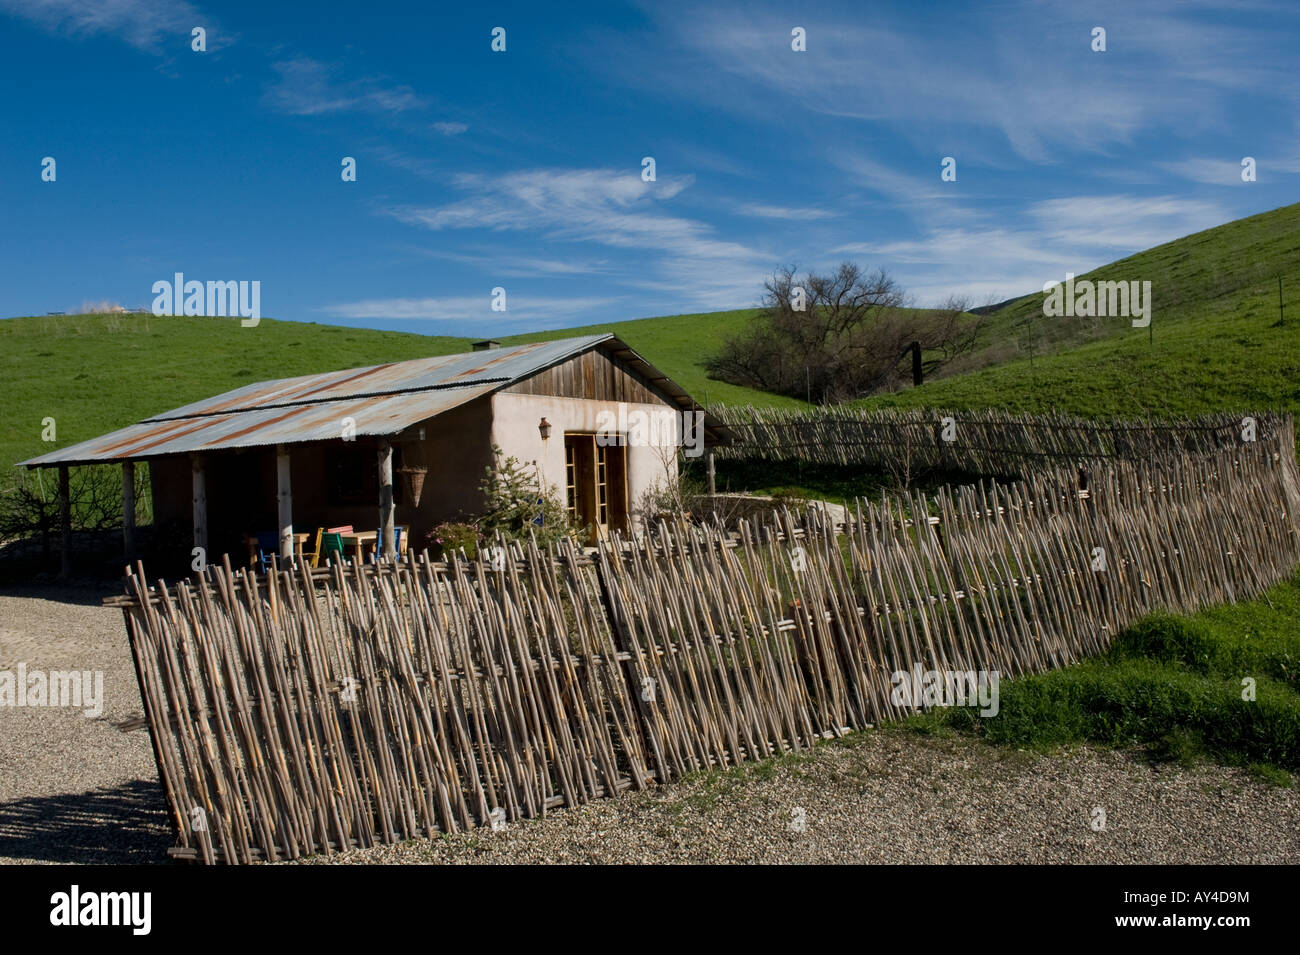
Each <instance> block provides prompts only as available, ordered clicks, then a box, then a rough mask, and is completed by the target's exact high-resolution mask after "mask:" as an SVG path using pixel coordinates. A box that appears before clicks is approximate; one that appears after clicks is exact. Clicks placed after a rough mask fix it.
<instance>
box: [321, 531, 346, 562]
mask: <svg viewBox="0 0 1300 955" xmlns="http://www.w3.org/2000/svg"><path fill="white" fill-rule="evenodd" d="M321 556H322V557H324V558H325V563H327V564H328V563H329V562H330V560H332V559H333V558H335V557H337V558H338V559H339V561H340V562H341V563H344V564H346V563H347V561H348V555H347V552H346V551H345V550H344V549H343V533H342V532H335V531H326V532H325V533H324V534H322V535H321Z"/></svg>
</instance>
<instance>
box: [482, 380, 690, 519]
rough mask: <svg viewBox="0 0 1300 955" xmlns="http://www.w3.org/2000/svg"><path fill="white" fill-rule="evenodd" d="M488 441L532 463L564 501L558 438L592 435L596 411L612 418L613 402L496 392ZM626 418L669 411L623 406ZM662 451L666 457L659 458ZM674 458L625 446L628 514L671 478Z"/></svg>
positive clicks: (671, 452)
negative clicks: (544, 424) (544, 430)
mask: <svg viewBox="0 0 1300 955" xmlns="http://www.w3.org/2000/svg"><path fill="white" fill-rule="evenodd" d="M491 400H492V441H493V443H494V444H496V445H497V446H498V447H500V448H501V450H502V451H503V452H504V453H505V454H506V455H507V456H510V455H513V456H514V457H516V458H519V459H520V460H521V461H536V462H537V465H538V467H539V469H540V470H541V473H542V478H543V480H544V481H545V482H546V483H547V484H548V485H551V486H553V487H554V488H555V490H556V496H557V497H559V498H560V500H564V433H565V432H566V431H574V432H583V433H595V432H596V431H597V430H598V428H599V425H600V422H599V421H598V420H597V415H598V414H599V413H600V412H601V411H611V412H615V413H617V410H618V402H613V401H590V400H587V399H583V398H557V397H551V396H549V395H520V394H511V393H508V392H498V393H497V394H495V395H493V396H492V398H491ZM626 408H627V411H628V413H629V414H630V413H631V412H632V411H634V410H635V411H640V412H643V413H647V414H656V415H657V414H661V413H662V412H663V411H665V410H670V411H671V410H674V409H672V408H671V407H670V406H669V405H667V404H666V403H664V404H634V403H628V404H627V405H626ZM542 418H546V420H547V421H549V422H550V423H551V437H550V440H548V441H545V442H543V441H542V438H541V435H540V433H539V432H538V430H537V427H538V425H539V424H540V423H541V420H542ZM664 450H667V452H669V453H662V452H663V451H664ZM676 474H677V456H676V453H675V452H674V449H673V448H671V447H670V448H667V449H661V448H657V447H645V446H637V445H631V446H629V447H628V449H627V501H628V511H629V513H630V514H631V515H632V516H634V514H635V510H636V507H637V505H638V504H639V503H640V501H641V496H642V495H643V494H644V493H645V492H646V491H647V490H648V489H649V488H651V487H652V486H653V485H654V484H655V483H656V482H657V481H663V480H664V478H665V477H666V476H676Z"/></svg>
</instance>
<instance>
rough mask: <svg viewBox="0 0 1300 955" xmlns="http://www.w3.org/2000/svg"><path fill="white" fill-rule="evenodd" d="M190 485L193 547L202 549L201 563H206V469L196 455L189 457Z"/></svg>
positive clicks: (200, 458)
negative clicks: (192, 491) (192, 504)
mask: <svg viewBox="0 0 1300 955" xmlns="http://www.w3.org/2000/svg"><path fill="white" fill-rule="evenodd" d="M190 469H191V472H192V480H191V484H192V485H193V488H194V502H193V503H194V546H195V547H202V548H203V562H204V564H206V563H207V559H208V557H207V554H208V484H207V468H206V467H205V465H204V462H203V458H202V457H201V456H199V455H197V454H191V455H190Z"/></svg>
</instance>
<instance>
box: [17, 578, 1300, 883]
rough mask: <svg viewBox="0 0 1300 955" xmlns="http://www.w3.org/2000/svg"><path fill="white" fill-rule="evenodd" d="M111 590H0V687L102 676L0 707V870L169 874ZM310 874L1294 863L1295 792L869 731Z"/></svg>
mask: <svg viewBox="0 0 1300 955" xmlns="http://www.w3.org/2000/svg"><path fill="white" fill-rule="evenodd" d="M116 592H118V590H117V588H116V587H87V588H63V589H53V588H46V589H43V590H32V589H25V590H16V589H12V588H10V589H6V590H4V591H0V670H5V669H11V670H12V669H16V667H17V665H18V663H19V662H24V663H26V665H27V667H28V669H29V670H35V669H45V670H69V669H78V670H91V671H94V670H100V671H102V672H103V674H104V696H105V703H104V712H103V714H102V715H101V716H100V717H99V718H97V719H88V718H86V717H85V716H83V715H82V713H81V711H79V710H71V709H59V708H50V707H42V708H28V709H14V708H9V707H0V863H5V862H16V861H21V862H163V861H166V855H165V853H166V850H167V848H168V847H169V846H170V845H171V834H170V831H169V828H168V823H167V816H166V808H165V805H164V803H163V800H162V796H161V793H160V791H159V789H158V784H157V778H156V773H155V769H154V763H153V754H152V751H151V748H150V745H149V737H148V734H147V733H146V732H143V731H137V732H132V733H122V732H120V731H119V730H117V729H116V728H115V727H114V726H113V725H112V724H113V723H114V722H120V721H122V720H125V719H127V718H130V717H132V716H137V715H139V713H140V712H141V707H140V698H139V691H138V690H137V688H136V684H135V672H134V670H133V668H132V665H131V656H130V651H129V650H128V648H127V642H126V632H125V630H124V629H123V626H122V618H121V613H120V612H119V611H116V610H109V609H105V608H103V607H101V606H100V605H99V603H100V600H101V598H102V597H104V596H107V595H108V594H111V593H116ZM1096 807H1100V808H1101V809H1102V810H1104V812H1105V815H1106V818H1105V828H1104V829H1102V830H1101V831H1094V830H1093V828H1092V827H1091V826H1092V823H1093V819H1094V815H1093V814H1094V811H1095V809H1096ZM801 822H802V825H801V824H800V823H801ZM310 861H313V862H332V863H342V864H362V863H430V862H435V863H485V862H486V863H534V862H550V863H554V862H561V863H564V862H568V863H589V862H606V863H629V862H705V863H745V862H790V863H803V862H956V863H971V862H977V863H1002V862H1017V863H1018V862H1048V863H1051V862H1065V863H1081V862H1083V863H1132V862H1141V863H1263V862H1271V863H1289V864H1296V863H1300V790H1297V789H1280V788H1277V787H1275V786H1270V785H1267V784H1264V783H1261V782H1258V781H1256V780H1254V779H1252V778H1251V777H1249V776H1248V775H1246V774H1245V773H1243V772H1240V771H1237V770H1228V769H1223V768H1221V767H1213V766H1205V767H1197V768H1194V769H1183V768H1178V767H1171V766H1156V767H1153V766H1152V765H1150V764H1149V763H1148V762H1147V761H1146V760H1145V759H1144V758H1143V757H1142V756H1141V755H1140V754H1135V753H1120V752H1113V751H1109V750H1100V749H1095V748H1091V747H1079V748H1076V749H1074V750H1072V751H1069V752H1064V753H1061V754H1056V755H1053V756H1040V755H1037V754H1030V753H1022V752H1017V751H1015V750H1010V749H1005V748H996V747H992V746H987V745H985V744H983V743H980V742H977V741H974V740H970V739H965V738H957V737H952V738H933V737H923V736H918V735H916V734H913V733H907V732H903V731H899V730H884V731H872V732H867V733H860V734H857V735H856V736H854V737H850V738H849V739H846V740H841V741H837V742H834V743H829V744H826V745H824V746H820V747H818V749H817V751H816V752H815V753H813V754H810V755H806V756H798V757H787V758H785V759H781V760H776V761H773V762H769V763H764V764H757V765H746V766H742V767H740V768H738V769H734V770H731V771H729V772H725V773H711V774H707V775H698V776H696V777H694V778H692V779H688V780H685V781H683V782H681V783H678V784H674V785H672V786H669V787H666V788H664V789H661V790H657V791H652V792H649V793H644V794H636V795H629V796H625V797H624V798H621V799H617V800H604V801H601V802H599V803H593V804H591V805H588V806H583V807H579V808H577V809H574V810H564V811H558V812H554V813H552V814H551V815H550V816H548V817H547V818H545V819H538V820H529V821H526V822H522V823H512V824H510V825H509V826H507V827H506V829H504V830H503V831H500V832H492V831H490V830H482V831H479V832H474V833H468V834H463V835H457V836H451V837H445V838H440V839H437V840H433V841H418V842H411V843H405V844H402V845H398V846H383V847H378V848H374V849H368V850H364V851H354V852H349V853H344V854H342V855H337V856H332V857H317V858H316V859H313V860H310Z"/></svg>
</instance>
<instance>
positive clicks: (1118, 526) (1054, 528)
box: [110, 427, 1300, 863]
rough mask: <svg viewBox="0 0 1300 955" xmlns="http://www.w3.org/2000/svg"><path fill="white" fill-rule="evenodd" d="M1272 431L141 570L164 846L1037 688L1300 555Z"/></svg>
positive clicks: (1295, 506) (729, 757)
mask: <svg viewBox="0 0 1300 955" xmlns="http://www.w3.org/2000/svg"><path fill="white" fill-rule="evenodd" d="M1298 515H1300V479H1298V477H1297V469H1296V460H1295V447H1294V437H1293V434H1292V431H1291V429H1290V427H1285V428H1279V429H1277V430H1276V432H1275V433H1273V434H1271V435H1270V436H1268V437H1265V438H1263V439H1261V440H1259V441H1257V442H1255V443H1252V444H1249V445H1245V446H1240V447H1236V448H1231V449H1225V450H1219V451H1215V452H1213V453H1211V454H1208V455H1204V456H1200V457H1191V456H1187V455H1182V456H1168V457H1164V458H1161V459H1159V460H1155V461H1115V462H1111V463H1110V464H1108V465H1106V466H1104V467H1099V468H1097V469H1096V470H1095V472H1094V474H1093V478H1092V481H1091V483H1090V486H1089V487H1088V489H1087V490H1086V491H1082V492H1081V491H1080V489H1079V486H1078V474H1077V471H1076V470H1074V469H1072V468H1057V469H1050V470H1044V471H1039V472H1035V473H1034V474H1033V475H1031V477H1029V478H1028V479H1026V480H1024V481H1019V482H1015V483H1008V484H1004V483H998V482H996V481H990V482H985V483H980V484H975V485H971V486H966V487H960V488H951V489H947V488H946V489H944V490H942V491H940V492H939V493H938V494H935V495H929V496H927V495H923V494H919V493H918V494H912V495H910V496H905V497H893V498H889V497H886V498H882V500H881V501H880V502H867V501H859V502H858V504H857V507H856V510H855V512H854V513H853V516H852V519H851V520H848V521H847V522H845V523H844V524H843V525H839V526H837V525H833V524H831V523H830V522H829V521H828V520H827V518H826V516H825V513H824V512H822V511H817V510H814V509H808V510H805V511H801V512H790V511H782V512H780V513H776V514H774V515H773V517H772V520H770V521H768V522H766V523H742V524H741V528H740V532H739V534H735V535H730V534H728V533H726V532H725V531H724V530H723V529H722V528H721V527H720V526H707V525H706V526H692V525H688V524H685V523H683V524H679V525H677V526H670V525H668V524H665V523H661V524H660V525H659V526H658V527H657V528H655V529H654V531H653V533H651V534H649V535H647V536H645V537H642V538H639V539H638V540H636V541H635V542H624V541H620V540H617V539H616V540H614V541H612V542H605V543H604V544H602V546H601V547H600V548H599V549H598V551H597V552H596V553H595V554H594V555H592V556H590V557H588V556H585V555H583V554H582V553H581V552H580V551H579V550H577V549H576V548H574V547H573V546H572V545H570V544H568V543H565V544H562V545H561V546H559V547H556V548H554V549H551V550H549V551H541V550H539V549H538V548H537V547H536V546H534V545H526V546H525V545H510V546H508V547H506V548H504V550H503V552H502V553H501V554H500V555H499V558H498V559H496V560H494V561H493V562H489V563H485V562H482V561H480V562H464V561H457V560H452V561H451V562H450V563H441V562H435V561H431V560H429V559H428V557H427V555H422V556H420V557H418V558H410V559H407V560H405V561H402V562H391V563H385V564H381V565H378V566H357V565H346V566H342V565H338V566H333V567H330V568H328V569H323V570H320V571H317V572H314V573H313V572H310V571H307V570H305V569H301V568H299V569H290V570H281V569H278V568H277V569H276V570H275V571H274V572H272V573H270V574H267V575H265V576H258V575H256V574H253V573H250V572H248V571H245V570H238V571H235V570H232V569H231V567H230V565H229V563H228V562H227V563H225V564H223V566H221V567H212V568H209V570H208V571H207V573H206V574H204V575H201V576H198V577H196V578H195V579H193V580H188V581H180V582H177V583H175V584H171V585H169V584H167V583H165V582H164V581H161V580H159V581H157V582H155V583H154V584H153V585H152V586H151V585H149V583H148V582H147V581H146V578H145V575H144V569H143V567H141V566H137V567H136V568H135V569H134V570H133V571H132V572H131V573H130V574H129V575H128V589H129V594H128V595H127V596H125V597H122V598H114V599H113V600H112V601H110V602H112V603H114V604H115V605H117V606H120V607H121V608H122V610H123V613H124V615H125V618H126V623H127V628H128V633H129V635H130V640H131V646H132V651H133V654H134V658H135V662H136V667H137V675H138V677H139V682H140V688H141V693H142V696H143V699H144V705H145V717H146V720H147V722H148V725H149V728H150V732H151V735H152V738H153V744H154V750H155V756H156V759H157V763H158V767H159V774H160V777H161V780H162V784H163V788H164V790H165V792H166V795H167V799H168V803H169V806H170V810H171V815H172V818H173V821H174V823H175V826H176V832H177V843H178V844H177V846H176V847H175V848H174V849H173V850H171V851H172V854H173V855H174V856H176V857H179V858H185V859H196V860H201V861H203V862H208V863H212V862H218V861H220V862H252V861H257V860H276V859H286V858H289V859H291V858H296V857H299V856H302V855H306V854H310V853H317V852H332V851H338V850H342V849H347V848H350V847H365V846H372V845H376V844H380V843H391V842H395V841H400V840H405V839H411V838H416V837H427V836H432V835H434V834H435V833H439V832H457V831H462V830H467V829H471V828H474V827H477V826H484V825H500V824H509V823H510V822H512V821H515V820H520V819H523V818H528V817H534V816H541V815H544V814H545V813H547V812H548V811H550V810H552V809H554V808H556V807H559V806H573V805H579V804H582V803H585V802H587V801H590V800H592V799H597V798H604V797H610V796H614V795H617V794H618V793H621V792H624V791H626V790H629V789H632V790H640V789H644V788H646V787H647V786H650V785H653V784H655V783H662V782H666V781H669V780H672V779H676V778H679V777H680V776H682V775H683V774H685V773H689V772H692V771H695V770H699V769H705V768H709V767H719V766H729V765H734V764H736V763H738V762H740V761H742V760H747V759H761V758H765V757H769V756H772V755H776V754H780V753H786V752H791V751H798V750H803V749H807V748H808V747H811V746H812V745H813V744H814V743H815V742H816V741H817V740H818V739H822V738H826V737H831V736H836V735H840V734H843V733H846V732H849V731H850V730H853V729H858V728H862V727H865V726H867V725H869V724H873V723H876V722H879V721H881V720H886V719H892V718H896V717H899V716H902V715H905V714H906V713H907V712H910V711H911V710H913V709H914V708H916V706H917V705H918V702H919V701H904V702H901V703H900V702H899V701H898V700H897V698H896V697H895V696H894V694H893V693H892V692H891V691H892V690H893V688H894V686H895V684H896V682H897V680H896V677H895V674H897V673H903V672H910V671H911V670H912V669H913V668H914V667H920V668H922V669H924V670H934V671H940V672H944V671H948V672H957V673H967V674H970V675H971V676H972V678H973V676H974V673H975V672H977V671H997V672H998V673H999V674H1000V676H1003V677H1013V676H1018V675H1021V674H1027V673H1036V672H1042V671H1044V670H1047V669H1050V668H1052V667H1058V666H1062V665H1065V664H1069V663H1071V662H1074V661H1076V660H1078V659H1080V658H1082V657H1084V656H1087V655H1090V654H1095V653H1098V652H1100V651H1102V650H1104V649H1105V648H1106V646H1107V645H1108V644H1109V643H1110V641H1111V639H1112V637H1113V636H1114V635H1115V634H1116V633H1118V632H1119V631H1120V630H1122V629H1123V628H1124V627H1125V626H1127V625H1128V624H1130V623H1131V622H1133V621H1134V620H1135V619H1137V618H1138V617H1139V616H1141V615H1142V614H1143V613H1146V612H1147V611H1149V610H1151V609H1152V608H1156V607H1168V608H1170V609H1174V610H1192V609H1195V608H1198V607H1202V606H1205V605H1207V604H1210V603H1215V602H1220V601H1224V600H1235V599H1240V598H1242V597H1247V596H1251V595H1255V594H1258V593H1259V592H1260V591H1262V590H1263V589H1264V588H1266V587H1267V586H1269V585H1270V584H1272V583H1274V582H1276V581H1277V580H1279V579H1281V578H1283V577H1285V576H1286V575H1288V574H1289V573H1291V572H1292V571H1293V569H1294V568H1295V566H1296V565H1297V563H1298V562H1300V537H1298V534H1300V517H1298Z"/></svg>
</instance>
